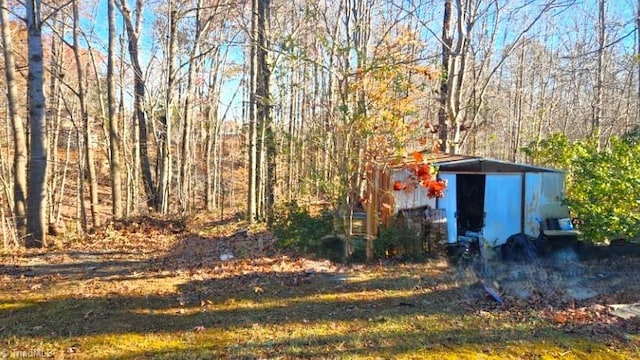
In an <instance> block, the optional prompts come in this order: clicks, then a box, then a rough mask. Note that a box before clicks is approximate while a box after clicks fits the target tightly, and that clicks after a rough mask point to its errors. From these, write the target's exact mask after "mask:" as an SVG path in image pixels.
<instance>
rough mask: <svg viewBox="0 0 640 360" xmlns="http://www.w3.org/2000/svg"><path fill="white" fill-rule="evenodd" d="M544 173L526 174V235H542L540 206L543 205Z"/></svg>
mask: <svg viewBox="0 0 640 360" xmlns="http://www.w3.org/2000/svg"><path fill="white" fill-rule="evenodd" d="M542 177H543V173H526V174H525V180H524V182H525V190H524V207H523V208H524V233H525V234H527V235H532V236H538V234H540V221H541V220H542V219H541V218H540V205H541V204H542V201H543V198H542Z"/></svg>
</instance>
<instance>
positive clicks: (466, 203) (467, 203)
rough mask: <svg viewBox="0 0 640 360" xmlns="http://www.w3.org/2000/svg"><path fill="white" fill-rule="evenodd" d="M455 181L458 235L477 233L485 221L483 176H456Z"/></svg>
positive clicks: (484, 178) (484, 180)
mask: <svg viewBox="0 0 640 360" xmlns="http://www.w3.org/2000/svg"><path fill="white" fill-rule="evenodd" d="M456 177H457V179H456V193H457V199H456V209H457V214H456V227H457V233H458V235H465V234H467V232H472V233H479V232H481V231H482V229H483V227H484V220H485V210H484V209H485V206H484V205H485V204H484V202H485V184H486V176H485V175H484V174H458V175H457V176H456Z"/></svg>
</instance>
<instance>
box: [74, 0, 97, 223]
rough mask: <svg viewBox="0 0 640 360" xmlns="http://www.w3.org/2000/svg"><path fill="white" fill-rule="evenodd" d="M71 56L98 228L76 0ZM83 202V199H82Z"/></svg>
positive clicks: (91, 196) (92, 203)
mask: <svg viewBox="0 0 640 360" xmlns="http://www.w3.org/2000/svg"><path fill="white" fill-rule="evenodd" d="M72 7H73V54H74V57H75V60H76V74H77V76H78V79H77V80H78V90H77V94H78V100H79V103H80V114H81V118H82V127H83V131H82V136H83V137H84V146H85V147H84V156H85V164H86V168H87V180H88V181H89V197H90V201H91V202H90V205H89V209H90V211H91V223H92V224H93V228H96V227H98V226H100V219H99V215H98V210H97V207H98V179H97V174H96V165H95V161H94V155H93V139H92V129H91V124H90V120H89V110H88V108H87V95H86V91H85V74H84V72H85V71H84V68H83V66H82V57H81V56H80V44H79V41H78V36H79V31H80V29H79V23H80V14H79V11H78V0H75V1H73V3H72ZM83 200H84V199H83Z"/></svg>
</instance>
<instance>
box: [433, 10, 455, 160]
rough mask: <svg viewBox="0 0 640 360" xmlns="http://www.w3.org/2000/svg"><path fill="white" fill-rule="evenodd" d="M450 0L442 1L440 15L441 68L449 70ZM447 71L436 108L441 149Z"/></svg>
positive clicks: (443, 144)
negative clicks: (437, 107)
mask: <svg viewBox="0 0 640 360" xmlns="http://www.w3.org/2000/svg"><path fill="white" fill-rule="evenodd" d="M452 1H453V0H445V1H444V13H443V17H442V68H443V69H445V70H447V71H448V70H449V61H450V59H451V47H452V46H453V37H452V36H451V10H452ZM448 77H449V73H448V72H447V73H446V76H443V77H442V78H441V80H440V96H439V98H438V100H439V101H440V108H439V109H438V129H437V130H438V139H439V142H440V146H441V148H442V149H443V150H446V149H447V142H448V134H447V124H448V121H447V118H448V116H447V96H448V94H449V89H448V81H447V79H448Z"/></svg>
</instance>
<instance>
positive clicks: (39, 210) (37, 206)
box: [25, 0, 47, 248]
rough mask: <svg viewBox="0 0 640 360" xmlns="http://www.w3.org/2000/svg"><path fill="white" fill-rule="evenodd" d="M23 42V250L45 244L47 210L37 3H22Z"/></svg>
mask: <svg viewBox="0 0 640 360" xmlns="http://www.w3.org/2000/svg"><path fill="white" fill-rule="evenodd" d="M26 23H27V34H28V38H27V43H28V47H29V51H28V60H29V65H28V67H29V70H28V71H29V74H28V78H27V81H28V90H27V92H28V95H29V96H28V98H29V129H30V133H31V142H30V147H31V153H30V157H29V185H28V194H27V238H26V243H25V245H26V246H27V247H30V248H33V247H42V246H44V245H46V236H47V233H46V231H45V230H46V224H45V222H46V209H47V206H46V205H47V204H46V203H47V196H46V193H47V126H46V122H45V104H46V101H45V94H44V64H43V51H42V19H41V17H40V0H27V1H26Z"/></svg>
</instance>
